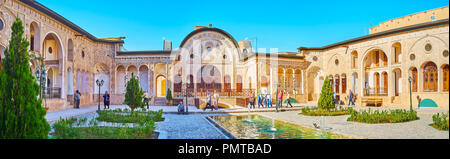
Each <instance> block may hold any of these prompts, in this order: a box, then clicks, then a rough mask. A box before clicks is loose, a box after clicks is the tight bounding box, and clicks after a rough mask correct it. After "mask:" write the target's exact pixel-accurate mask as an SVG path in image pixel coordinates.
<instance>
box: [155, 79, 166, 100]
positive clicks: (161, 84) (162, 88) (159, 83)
mask: <svg viewBox="0 0 450 159" xmlns="http://www.w3.org/2000/svg"><path fill="white" fill-rule="evenodd" d="M166 82H167V80H166V77H165V76H163V75H158V76H157V77H156V96H157V97H165V96H166Z"/></svg>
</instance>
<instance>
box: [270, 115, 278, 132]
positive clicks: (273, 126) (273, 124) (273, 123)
mask: <svg viewBox="0 0 450 159" xmlns="http://www.w3.org/2000/svg"><path fill="white" fill-rule="evenodd" d="M270 131H273V132H275V131H277V128H275V119H273V117H272V127H271V128H270Z"/></svg>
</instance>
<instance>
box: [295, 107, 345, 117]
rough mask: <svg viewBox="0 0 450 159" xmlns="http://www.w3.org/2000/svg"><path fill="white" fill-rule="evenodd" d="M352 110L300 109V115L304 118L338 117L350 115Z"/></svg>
mask: <svg viewBox="0 0 450 159" xmlns="http://www.w3.org/2000/svg"><path fill="white" fill-rule="evenodd" d="M350 109H352V108H339V109H338V108H334V109H319V108H310V107H305V108H302V112H301V113H300V114H301V115H306V116H339V115H348V114H350Z"/></svg>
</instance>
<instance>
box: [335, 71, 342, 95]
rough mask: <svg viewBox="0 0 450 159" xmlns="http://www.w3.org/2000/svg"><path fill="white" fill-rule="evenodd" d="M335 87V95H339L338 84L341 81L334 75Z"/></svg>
mask: <svg viewBox="0 0 450 159" xmlns="http://www.w3.org/2000/svg"><path fill="white" fill-rule="evenodd" d="M334 78H335V82H336V83H335V86H336V89H335V93H339V90H340V89H339V84H340V82H341V79H340V78H339V75H336V76H335V77H334Z"/></svg>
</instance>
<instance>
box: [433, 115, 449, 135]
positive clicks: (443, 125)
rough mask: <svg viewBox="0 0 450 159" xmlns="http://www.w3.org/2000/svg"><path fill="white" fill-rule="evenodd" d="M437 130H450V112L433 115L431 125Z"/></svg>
mask: <svg viewBox="0 0 450 159" xmlns="http://www.w3.org/2000/svg"><path fill="white" fill-rule="evenodd" d="M431 126H433V127H434V128H436V129H439V130H447V131H448V130H449V129H448V112H447V113H442V115H441V114H440V113H437V114H434V115H433V124H431Z"/></svg>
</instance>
